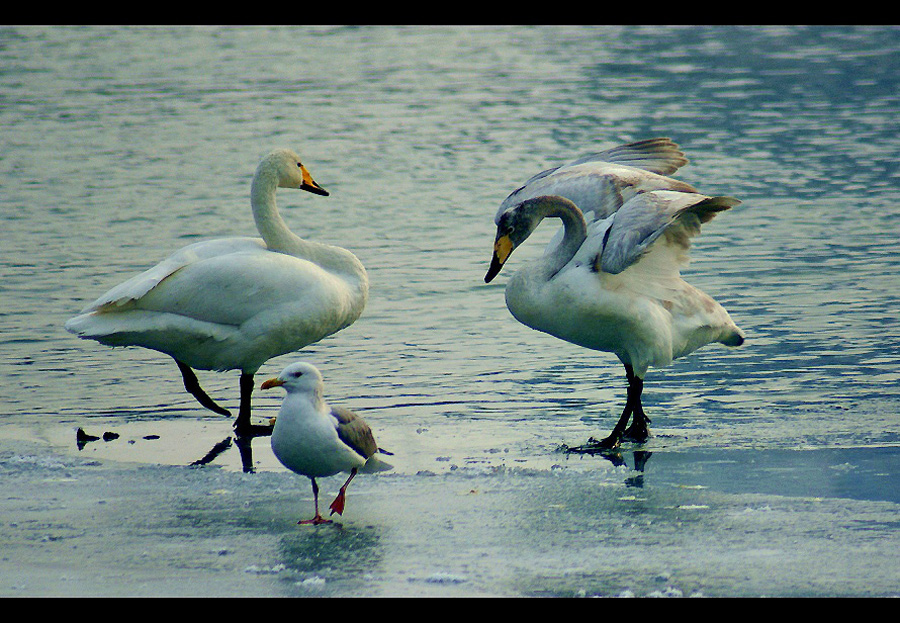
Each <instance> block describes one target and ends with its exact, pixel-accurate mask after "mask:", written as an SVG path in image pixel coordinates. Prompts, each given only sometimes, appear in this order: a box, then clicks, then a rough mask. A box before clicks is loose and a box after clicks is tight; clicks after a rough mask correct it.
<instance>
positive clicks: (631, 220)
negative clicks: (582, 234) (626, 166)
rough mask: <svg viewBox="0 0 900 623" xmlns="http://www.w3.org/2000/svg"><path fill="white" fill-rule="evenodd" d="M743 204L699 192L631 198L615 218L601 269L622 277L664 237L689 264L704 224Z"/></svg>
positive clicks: (681, 260) (678, 259)
mask: <svg viewBox="0 0 900 623" xmlns="http://www.w3.org/2000/svg"><path fill="white" fill-rule="evenodd" d="M739 203H740V201H738V200H737V199H735V198H733V197H707V196H705V195H700V194H696V193H683V192H677V191H666V190H659V191H652V192H646V193H641V194H639V195H637V196H635V197H634V198H632V199H630V200H629V201H628V202H626V203H625V205H623V206H622V208H621V209H620V210H619V211H618V212H616V214H615V216H614V217H613V218H612V223H611V225H610V227H609V229H608V231H607V232H606V234H605V235H606V241H605V244H604V245H603V251H602V253H601V255H600V257H599V262H598V266H597V267H598V268H599V269H600V270H602V271H603V272H606V273H611V274H618V273H620V272H622V271H623V270H625V269H626V268H628V267H629V266H631V265H632V264H634V263H635V262H636V261H637V260H638V259H639V258H640V257H641V256H642V255H643V254H644V253H646V252H647V250H648V249H649V248H650V247H651V245H653V243H654V242H655V241H656V240H657V239H658V238H659V237H660V236H662V235H663V234H665V235H666V240H667V242H668V243H669V244H670V245H673V246H674V248H675V250H676V251H677V253H676V255H675V259H676V263H675V265H674V266H673V267H672V268H673V270H675V271H677V269H678V265H677V264H684V263H686V261H687V251H688V250H689V249H690V239H691V238H692V237H694V236H696V235H697V234H699V233H700V225H701V224H702V223H706V222H707V221H709V220H710V219H712V218H713V217H714V216H715V215H716V214H718V213H719V212H721V211H723V210H727V209H729V208H731V207H733V206H736V205H738V204H739Z"/></svg>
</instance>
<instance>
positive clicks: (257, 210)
mask: <svg viewBox="0 0 900 623" xmlns="http://www.w3.org/2000/svg"><path fill="white" fill-rule="evenodd" d="M277 190H278V176H277V174H276V173H275V172H274V171H267V170H266V169H263V168H261V169H260V170H258V171H257V172H256V175H255V176H254V178H253V184H252V186H251V189H250V205H251V206H252V207H253V220H254V221H255V222H256V229H257V230H259V233H260V235H261V236H262V239H263V240H264V241H265V243H266V246H267V247H268V248H269V249H271V250H273V251H278V252H281V253H287V254H289V255H294V256H296V257H302V258H304V259H308V260H310V261H312V262H315V263H316V264H318V265H319V266H321V267H322V268H325V269H326V270H330V271H333V272H340V273H345V274H348V275H353V276H354V277H356V278H358V279H359V280H360V282H365V281H366V270H365V268H364V267H363V265H362V263H361V262H360V261H359V259H357V257H356V256H355V255H353V254H352V253H350V252H349V251H347V250H346V249H342V248H340V247H336V246H331V245H327V244H322V243H319V242H313V241H310V240H304V239H303V238H301V237H300V236H298V235H297V234H295V233H294V232H292V231H291V229H290V228H289V227H288V225H287V223H285V221H284V219H283V218H281V214H279V213H278V206H277V205H276V202H275V193H276V192H277Z"/></svg>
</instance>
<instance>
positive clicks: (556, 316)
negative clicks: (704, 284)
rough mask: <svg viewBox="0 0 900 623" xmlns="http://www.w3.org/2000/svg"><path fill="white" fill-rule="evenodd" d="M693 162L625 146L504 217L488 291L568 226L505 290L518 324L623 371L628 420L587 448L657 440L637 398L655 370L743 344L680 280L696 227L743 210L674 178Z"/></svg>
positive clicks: (661, 145)
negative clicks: (530, 250) (549, 228)
mask: <svg viewBox="0 0 900 623" xmlns="http://www.w3.org/2000/svg"><path fill="white" fill-rule="evenodd" d="M686 163H687V159H686V158H685V157H684V154H683V153H682V152H681V151H680V150H679V148H678V145H676V144H675V143H673V142H672V141H671V140H669V139H667V138H657V139H649V140H645V141H639V142H636V143H629V144H626V145H620V146H618V147H614V148H612V149H609V150H606V151H602V152H599V153H595V154H591V155H589V156H585V157H583V158H579V159H578V160H575V161H574V162H571V163H569V164H568V165H564V166H561V167H557V168H555V169H548V170H547V171H543V172H542V173H539V174H538V175H536V176H534V177H533V178H531V179H530V180H529V181H528V182H526V184H525V185H523V186H522V187H521V188H519V189H518V190H516V191H514V192H513V193H511V194H510V195H509V196H508V197H507V198H506V199H505V200H504V201H503V203H501V205H500V208H499V210H498V211H497V215H496V218H495V222H496V225H497V233H496V238H495V240H494V252H493V256H492V259H491V264H490V267H489V269H488V272H487V274H486V275H485V278H484V280H485V282H487V283H490V282H491V281H492V280H493V279H494V277H496V276H497V274H498V273H499V272H500V270H501V269H502V268H503V265H504V264H505V262H506V261H507V260H508V259H509V257H510V254H511V253H512V252H513V251H514V250H515V249H516V248H517V247H518V246H519V245H521V244H522V243H523V242H524V241H525V240H526V239H527V238H528V237H529V236H530V235H531V233H532V232H533V231H534V230H535V229H536V228H537V226H538V225H539V224H540V223H541V221H542V220H543V219H545V218H558V219H560V220H561V221H562V224H563V228H562V229H561V230H560V231H559V232H557V235H556V236H555V237H554V239H553V240H551V242H550V244H549V245H548V246H547V248H546V250H545V252H544V255H543V256H542V257H540V258H539V259H537V260H535V261H533V262H531V263H529V264H528V265H526V266H525V267H524V268H522V269H520V270H518V271H517V272H516V273H515V274H514V275H513V276H512V277H510V279H509V281H508V282H507V284H506V290H505V292H506V305H507V308H508V309H509V311H510V313H511V314H512V315H513V316H514V317H515V318H516V319H517V320H518V321H519V322H521V323H522V324H524V325H526V326H528V327H531V328H533V329H536V330H538V331H542V332H544V333H547V334H549V335H552V336H555V337H557V338H560V339H562V340H565V341H567V342H571V343H572V344H576V345H578V346H582V347H584V348H589V349H593V350H598V351H603V352H609V353H613V354H615V355H616V356H617V357H618V358H619V360H620V361H621V362H622V364H623V365H624V366H625V375H626V379H627V381H628V391H627V399H626V402H625V408H624V410H623V412H622V415H621V417H620V418H619V420H618V422H617V423H616V425H615V427H614V428H613V430H612V432H611V433H610V435H609V436H608V437H606V438H604V439H602V440H600V441H597V440H595V439H594V438H591V439H590V440H589V442H588V444H587V445H586V446H585V447H584V448H596V449H598V450H601V451H603V450H607V449H612V448H615V447H617V446H618V445H619V443H620V442H621V441H622V440H623V439H624V440H628V441H634V442H638V443H643V442H645V441H647V440H648V439H649V437H650V429H649V423H650V418H649V417H648V416H647V415H646V413H645V412H644V409H643V405H642V404H641V393H642V391H643V386H644V376H645V375H646V373H647V370H648V368H649V367H650V366H653V367H657V368H659V367H664V366H667V365H669V364H670V363H671V362H672V360H673V359H676V358H678V357H683V356H685V355H687V354H689V353H691V352H693V351H694V350H696V349H698V348H700V347H701V346H704V345H706V344H709V343H711V342H719V343H722V344H724V345H726V346H740V345H741V344H742V343H743V342H744V333H743V331H741V329H740V328H738V326H737V325H736V324H735V323H734V321H733V320H732V319H731V317H730V316H729V314H728V312H727V311H726V310H725V309H724V308H723V307H722V306H721V305H720V304H719V303H717V302H716V301H714V300H713V299H712V298H711V297H710V296H709V295H707V294H705V293H703V292H701V291H700V290H698V289H697V288H695V287H693V286H691V285H690V284H688V283H687V282H685V281H684V280H683V279H682V278H681V273H680V268H681V267H683V266H685V265H687V262H688V251H689V249H690V239H691V238H692V237H694V236H696V235H698V234H699V233H700V225H701V224H703V223H707V222H709V221H710V220H711V219H712V218H713V217H714V216H716V215H717V214H719V213H720V212H723V211H725V210H728V209H730V208H732V207H734V206H736V205H738V204H739V203H740V201H738V200H737V199H735V198H733V197H728V196H707V195H703V194H700V193H699V192H697V190H696V189H694V188H693V187H692V186H691V185H689V184H686V183H684V182H681V181H678V180H675V179H672V178H670V177H667V176H668V175H671V174H672V173H674V172H675V171H676V170H677V169H678V168H680V167H681V166H683V165H684V164H686ZM629 420H631V422H632V424H631V426H630V427H628V428H626V427H627V426H628V422H629Z"/></svg>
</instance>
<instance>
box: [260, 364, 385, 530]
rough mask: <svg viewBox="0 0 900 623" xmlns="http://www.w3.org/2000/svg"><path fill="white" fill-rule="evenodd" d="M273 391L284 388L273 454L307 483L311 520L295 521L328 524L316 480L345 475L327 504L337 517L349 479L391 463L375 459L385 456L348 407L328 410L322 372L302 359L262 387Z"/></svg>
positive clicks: (375, 470)
mask: <svg viewBox="0 0 900 623" xmlns="http://www.w3.org/2000/svg"><path fill="white" fill-rule="evenodd" d="M272 387H284V389H286V390H287V395H286V396H285V397H284V402H282V403H281V409H280V410H279V411H278V417H277V418H276V420H275V429H274V430H273V431H272V452H274V454H275V456H276V457H277V458H278V460H279V461H281V463H282V464H283V465H284V466H285V467H287V468H288V469H290V470H291V471H293V472H296V473H298V474H302V475H304V476H306V477H308V478H309V479H310V481H311V482H312V490H313V497H314V499H315V505H316V514H315V517H313V518H312V519H304V520H302V521H299V522H298V523H300V524H320V523H330V521H331V520H330V519H325V518H324V517H322V515H321V514H320V513H319V485H318V484H317V483H316V478H318V477H325V476H333V475H334V474H337V473H339V472H349V473H350V477H349V478H347V480H346V482H344V484H343V486H342V487H341V489H340V492H339V493H338V495H337V497H336V498H335V499H334V502H332V503H331V506H330V508H331V514H332V515H333V514H335V513H337V514H338V515H341V514H343V512H344V504H345V501H346V492H347V487H348V486H349V485H350V481H351V480H353V477H354V476H356V474H357V473H358V472H363V473H371V472H380V471H384V470H388V469H392V467H393V466H392V465H390V464H389V463H386V462H384V461H382V460H381V459H379V458H378V457H377V456H375V454H376V453H378V452H383V453H385V454H390V452H385V451H384V450H381V449H380V448H379V447H378V444H377V443H376V442H375V437H374V436H373V435H372V430H371V429H370V428H369V425H368V424H366V423H365V421H363V419H362V418H361V417H359V416H358V415H356V414H355V413H353V412H352V411H350V410H349V409H344V408H342V407H330V406H329V405H328V403H326V402H325V399H324V397H323V394H324V390H325V387H324V383H323V381H322V374H321V373H320V372H319V371H318V370H317V369H316V367H315V366H313V365H311V364H308V363H305V362H302V361H301V362H297V363H292V364H291V365H289V366H288V367H286V368H285V369H284V370H282V371H281V374H279V375H278V376H277V377H276V378H274V379H269V380H268V381H265V382H264V383H263V384H262V389H269V388H272Z"/></svg>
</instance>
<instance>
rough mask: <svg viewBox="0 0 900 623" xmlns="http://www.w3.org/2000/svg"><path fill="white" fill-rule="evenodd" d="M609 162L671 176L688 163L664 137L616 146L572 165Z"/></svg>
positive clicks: (583, 158) (669, 140)
mask: <svg viewBox="0 0 900 623" xmlns="http://www.w3.org/2000/svg"><path fill="white" fill-rule="evenodd" d="M597 160H600V161H603V162H611V163H613V164H621V165H625V166H629V167H636V168H638V169H643V170H645V171H650V172H651V173H658V174H660V175H672V174H673V173H675V171H677V170H678V169H680V168H681V167H683V166H684V165H686V164H687V163H688V159H687V157H685V155H684V153H683V152H682V151H681V149H680V148H679V147H678V144H677V143H675V142H673V141H672V140H671V139H668V138H665V137H659V138H649V139H646V140H643V141H636V142H634V143H627V144H625V145H618V146H616V147H612V148H610V149H607V150H605V151H601V152H599V153H595V154H590V155H587V156H584V157H582V158H579V159H578V160H576V161H575V162H573V163H572V164H582V163H585V162H593V161H597Z"/></svg>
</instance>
